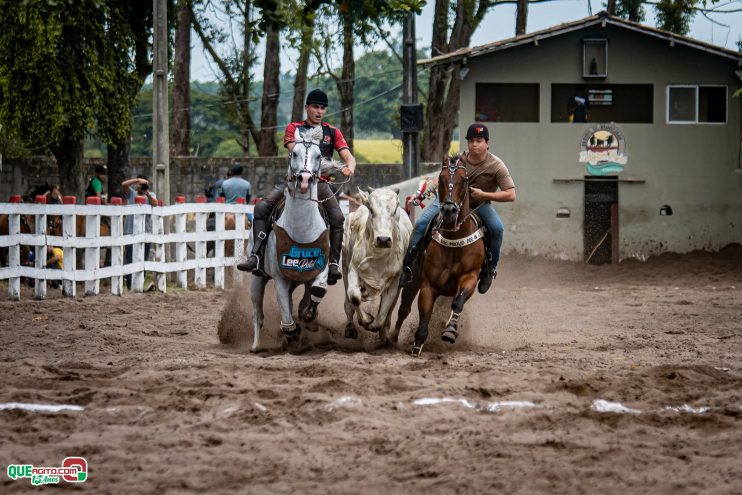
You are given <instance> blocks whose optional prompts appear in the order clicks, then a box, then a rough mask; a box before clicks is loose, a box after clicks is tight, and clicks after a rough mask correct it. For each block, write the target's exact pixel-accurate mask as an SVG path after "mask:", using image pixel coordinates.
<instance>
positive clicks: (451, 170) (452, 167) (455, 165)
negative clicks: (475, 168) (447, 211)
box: [440, 157, 469, 232]
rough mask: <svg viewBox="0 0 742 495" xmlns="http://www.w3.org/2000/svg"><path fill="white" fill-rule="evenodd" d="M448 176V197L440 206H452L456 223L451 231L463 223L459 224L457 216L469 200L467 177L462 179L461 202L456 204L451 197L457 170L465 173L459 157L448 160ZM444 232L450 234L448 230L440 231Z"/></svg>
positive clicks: (457, 228)
mask: <svg viewBox="0 0 742 495" xmlns="http://www.w3.org/2000/svg"><path fill="white" fill-rule="evenodd" d="M447 167H448V175H449V181H448V197H447V198H446V201H444V203H443V204H442V205H441V208H443V207H444V206H447V205H452V206H453V207H454V209H455V210H456V222H455V223H454V226H455V228H454V229H453V231H456V230H459V227H461V225H462V224H463V223H464V222H463V221H462V222H461V223H459V221H458V220H459V214H460V213H461V207H462V206H463V204H464V201H468V200H469V186H468V184H469V176H468V175H466V176H465V177H464V195H463V196H462V198H461V201H459V202H458V203H456V202H454V201H453V200H452V199H451V197H452V196H453V178H454V175H455V174H456V171H457V170H459V169H463V170H464V172H466V167H465V166H464V165H463V164H462V163H461V157H457V158H456V161H454V160H452V159H451V158H449V159H448V165H447ZM440 230H445V231H447V232H450V231H451V230H450V229H442V228H441V229H440Z"/></svg>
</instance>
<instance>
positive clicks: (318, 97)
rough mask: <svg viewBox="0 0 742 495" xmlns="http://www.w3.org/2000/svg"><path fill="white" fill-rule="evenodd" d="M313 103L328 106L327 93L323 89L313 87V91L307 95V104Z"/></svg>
mask: <svg viewBox="0 0 742 495" xmlns="http://www.w3.org/2000/svg"><path fill="white" fill-rule="evenodd" d="M313 103H314V104H317V105H323V106H328V103H327V95H326V94H325V92H324V91H322V90H321V89H313V90H312V91H310V92H309V94H308V95H307V102H306V105H311V104H313Z"/></svg>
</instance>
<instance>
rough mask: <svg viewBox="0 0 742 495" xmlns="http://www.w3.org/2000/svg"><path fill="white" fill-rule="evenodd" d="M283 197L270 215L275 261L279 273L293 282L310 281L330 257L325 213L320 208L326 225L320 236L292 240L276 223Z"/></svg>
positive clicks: (321, 269) (328, 233) (283, 202)
mask: <svg viewBox="0 0 742 495" xmlns="http://www.w3.org/2000/svg"><path fill="white" fill-rule="evenodd" d="M284 204H285V198H281V201H280V202H279V203H278V205H276V208H275V209H274V210H273V214H272V215H271V225H272V228H273V231H274V232H275V235H276V261H277V263H278V267H279V268H280V269H281V274H282V275H283V276H284V277H286V278H287V279H289V280H293V281H294V282H300V283H305V282H311V281H312V280H314V278H315V277H317V275H319V274H320V273H322V271H323V270H324V269H325V267H326V266H327V263H328V260H329V257H330V229H329V224H328V221H327V214H326V213H325V211H324V208H320V211H322V216H323V218H324V220H325V225H328V228H326V229H325V230H324V231H323V232H322V233H321V234H320V236H319V237H318V238H317V239H315V240H314V241H313V242H309V243H300V242H296V241H294V240H293V239H292V238H291V236H289V234H288V232H286V231H285V230H284V229H283V228H282V227H280V226H278V225H276V223H275V222H276V220H278V219H279V218H280V217H281V213H282V212H283V207H284Z"/></svg>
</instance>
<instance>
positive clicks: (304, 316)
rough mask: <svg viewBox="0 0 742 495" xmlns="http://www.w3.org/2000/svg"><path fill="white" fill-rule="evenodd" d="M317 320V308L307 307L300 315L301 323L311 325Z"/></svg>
mask: <svg viewBox="0 0 742 495" xmlns="http://www.w3.org/2000/svg"><path fill="white" fill-rule="evenodd" d="M316 319H317V306H309V307H307V308H306V309H305V310H304V311H303V312H302V313H301V321H303V322H305V323H311V322H313V321H314V320H316Z"/></svg>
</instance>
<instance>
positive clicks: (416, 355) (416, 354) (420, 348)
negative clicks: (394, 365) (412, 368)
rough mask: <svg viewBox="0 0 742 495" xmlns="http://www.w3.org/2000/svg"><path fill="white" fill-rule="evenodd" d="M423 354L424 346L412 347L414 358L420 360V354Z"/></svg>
mask: <svg viewBox="0 0 742 495" xmlns="http://www.w3.org/2000/svg"><path fill="white" fill-rule="evenodd" d="M422 352H423V344H420V345H419V346H416V345H413V346H412V352H411V354H412V357H414V358H419V357H420V354H422Z"/></svg>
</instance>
